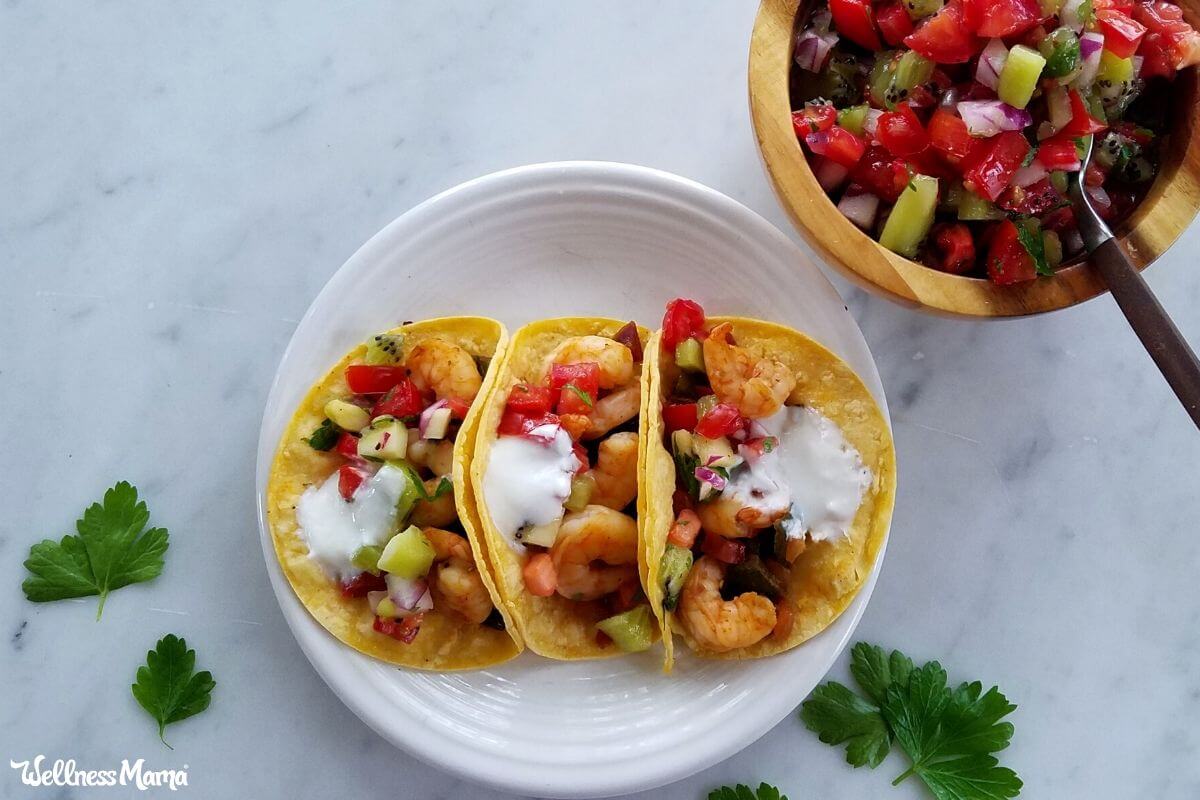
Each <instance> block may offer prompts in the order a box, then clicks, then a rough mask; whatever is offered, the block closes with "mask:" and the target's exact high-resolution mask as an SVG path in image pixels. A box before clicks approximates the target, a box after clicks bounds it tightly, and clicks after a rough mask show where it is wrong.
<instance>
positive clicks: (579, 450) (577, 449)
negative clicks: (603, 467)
mask: <svg viewBox="0 0 1200 800" xmlns="http://www.w3.org/2000/svg"><path fill="white" fill-rule="evenodd" d="M571 452H572V453H574V454H575V458H576V459H577V460H578V461H579V469H577V470H575V474H576V475H582V474H583V473H585V472H587V471H588V470H589V469H591V468H592V465H591V463H589V459H588V451H587V448H586V447H584V446H583V445H581V444H580V443H579V442H575V443H574V444H573V445H571Z"/></svg>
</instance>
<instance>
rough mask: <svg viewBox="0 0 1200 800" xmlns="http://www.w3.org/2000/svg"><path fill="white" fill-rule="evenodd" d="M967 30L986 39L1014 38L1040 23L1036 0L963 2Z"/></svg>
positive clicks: (1040, 12) (973, 0)
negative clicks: (965, 9) (966, 9)
mask: <svg viewBox="0 0 1200 800" xmlns="http://www.w3.org/2000/svg"><path fill="white" fill-rule="evenodd" d="M964 6H965V7H966V8H968V9H969V10H968V11H967V12H966V16H965V19H964V22H965V24H967V26H968V28H969V29H970V30H972V31H974V32H975V33H977V34H979V35H980V36H985V37H987V38H994V37H1003V36H1015V35H1016V34H1018V33H1023V32H1025V31H1027V30H1029V29H1030V28H1032V27H1034V26H1036V25H1037V24H1038V23H1039V22H1041V21H1042V10H1041V8H1040V7H1039V5H1038V3H1037V0H964Z"/></svg>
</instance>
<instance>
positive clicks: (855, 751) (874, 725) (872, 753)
mask: <svg viewBox="0 0 1200 800" xmlns="http://www.w3.org/2000/svg"><path fill="white" fill-rule="evenodd" d="M800 719H802V720H804V724H805V725H806V726H807V727H808V729H809V730H810V731H813V732H814V733H816V734H817V737H818V738H819V739H820V740H821V741H822V742H824V743H825V744H833V745H838V744H841V743H842V742H846V743H847V744H846V763H847V764H850V765H852V766H855V767H861V766H863V765H864V764H867V765H870V766H871V767H872V768H874V767H878V766H879V765H880V764H881V763H882V762H883V759H884V758H886V757H887V754H888V750H889V749H890V747H891V737H890V736H889V735H888V729H887V725H886V724H884V721H883V716H882V715H881V714H880V711H879V707H878V706H876V705H874V704H872V703H868V702H867V701H866V700H863V699H862V698H861V697H859V696H858V695H856V694H855V693H854V692H852V691H850V690H849V689H848V688H846V687H845V686H843V685H842V684H840V683H837V682H836V681H829V682H828V683H825V684H823V685H821V686H818V687H817V688H816V689H814V690H813V693H812V694H811V695H809V698H808V699H807V700H805V701H804V703H803V704H802V705H801V708H800Z"/></svg>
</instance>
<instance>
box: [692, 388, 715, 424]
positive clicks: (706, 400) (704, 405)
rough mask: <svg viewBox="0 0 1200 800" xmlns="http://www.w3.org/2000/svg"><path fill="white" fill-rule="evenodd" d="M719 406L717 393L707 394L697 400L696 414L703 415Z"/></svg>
mask: <svg viewBox="0 0 1200 800" xmlns="http://www.w3.org/2000/svg"><path fill="white" fill-rule="evenodd" d="M716 407H717V396H716V395H715V394H706V395H704V397H701V398H700V399H699V400H697V401H696V416H697V417H698V418H699V417H703V416H704V415H705V414H707V413H708V412H710V411H712V410H713V409H714V408H716Z"/></svg>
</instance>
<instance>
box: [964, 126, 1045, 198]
mask: <svg viewBox="0 0 1200 800" xmlns="http://www.w3.org/2000/svg"><path fill="white" fill-rule="evenodd" d="M989 141H990V142H991V144H990V146H989V149H988V151H987V152H986V153H985V154H984V156H983V157H982V158H980V159H979V160H978V161H976V162H975V163H974V164H972V165H971V166H970V167H969V168H968V169H967V171H966V172H964V173H963V185H964V186H966V187H967V188H968V189H970V190H971V191H973V192H975V194H977V195H979V196H980V197H986V198H987V199H988V200H993V201H994V200H995V199H996V198H997V197H999V196H1000V193H1001V192H1003V191H1004V190H1005V188H1007V187H1008V184H1009V182H1010V181H1012V176H1013V174H1014V173H1015V172H1016V171H1017V170H1018V169H1020V167H1021V163H1022V162H1023V161H1024V160H1025V156H1027V155H1028V154H1029V142H1028V141H1026V139H1025V137H1024V136H1022V135H1021V133H1020V132H1019V131H1004V132H1002V133H1000V134H999V135H998V136H994V137H992V138H991V139H990V140H989Z"/></svg>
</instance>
